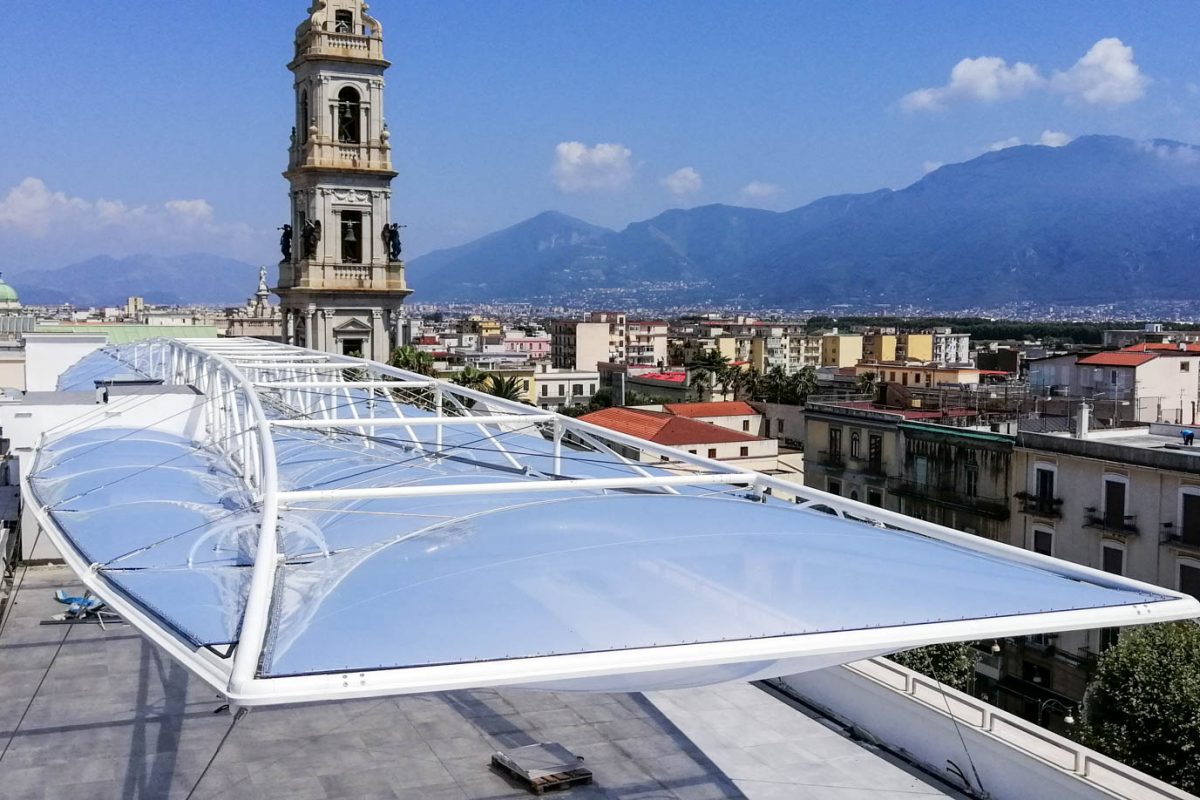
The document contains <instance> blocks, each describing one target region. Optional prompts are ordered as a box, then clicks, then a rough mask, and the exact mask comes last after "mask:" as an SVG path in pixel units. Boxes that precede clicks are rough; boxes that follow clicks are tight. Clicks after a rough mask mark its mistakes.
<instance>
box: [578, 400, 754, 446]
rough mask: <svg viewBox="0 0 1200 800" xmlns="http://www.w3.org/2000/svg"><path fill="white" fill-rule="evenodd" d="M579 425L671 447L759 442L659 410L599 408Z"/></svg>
mask: <svg viewBox="0 0 1200 800" xmlns="http://www.w3.org/2000/svg"><path fill="white" fill-rule="evenodd" d="M579 419H580V420H582V421H583V422H590V423H592V424H593V425H599V426H600V427H601V428H608V429H609V430H610V431H616V432H617V433H624V434H626V435H628V436H636V437H638V438H639V439H647V440H649V441H651V442H654V443H655V444H662V445H667V446H671V447H676V446H679V445H687V444H719V443H722V442H758V441H761V439H760V438H759V437H757V436H751V435H750V434H748V433H741V432H739V431H731V430H729V429H728V428H722V427H721V426H719V425H710V424H709V423H707V422H696V421H695V420H691V419H687V418H686V417H676V416H672V415H671V414H664V413H662V412H661V411H646V410H644V409H640V408H620V407H613V408H603V409H601V410H599V411H593V412H592V413H590V414H584V415H583V416H582V417H580V418H579Z"/></svg>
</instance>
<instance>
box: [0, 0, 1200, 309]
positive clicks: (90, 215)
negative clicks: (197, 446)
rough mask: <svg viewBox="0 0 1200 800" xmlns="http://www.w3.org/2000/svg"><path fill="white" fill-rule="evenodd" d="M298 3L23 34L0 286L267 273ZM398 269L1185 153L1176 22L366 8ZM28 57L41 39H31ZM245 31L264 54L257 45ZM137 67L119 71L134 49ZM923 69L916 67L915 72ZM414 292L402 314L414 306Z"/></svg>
mask: <svg viewBox="0 0 1200 800" xmlns="http://www.w3.org/2000/svg"><path fill="white" fill-rule="evenodd" d="M304 5H305V4H304V3H302V2H298V3H292V2H289V3H285V4H275V5H273V6H272V7H271V8H270V9H269V10H261V11H259V13H258V14H257V15H256V16H254V17H253V18H249V17H247V16H245V15H244V16H243V17H241V18H239V19H238V20H236V21H235V22H234V24H224V23H217V24H214V21H215V20H219V19H220V18H221V16H222V15H223V14H224V13H225V12H226V9H225V7H224V6H223V5H222V4H217V3H214V2H200V3H195V4H189V5H188V6H186V7H172V8H170V9H168V10H166V11H164V10H163V9H161V8H159V7H158V6H155V5H151V4H149V3H146V2H138V3H133V4H129V5H128V6H127V7H126V11H125V13H123V14H121V15H116V16H107V17H100V18H96V19H94V20H90V23H91V24H90V25H89V26H88V28H87V29H84V28H83V27H82V26H80V25H79V24H78V22H77V20H76V19H75V18H74V17H73V15H74V14H76V13H77V11H76V9H73V8H70V7H57V8H56V7H49V8H45V9H39V14H38V15H36V16H30V17H25V18H21V19H19V20H18V22H17V25H18V36H16V37H15V41H14V42H13V44H12V46H11V47H10V50H9V52H10V55H11V63H12V64H13V65H15V69H13V70H12V74H13V75H15V80H14V81H13V86H14V94H15V101H16V105H17V106H18V107H22V108H26V109H30V110H32V109H36V108H39V107H45V108H53V109H54V110H55V115H54V119H55V120H56V122H55V123H54V124H53V125H50V124H47V123H46V115H42V114H36V113H32V112H30V113H26V114H22V115H19V116H18V117H16V118H15V119H14V121H13V124H12V125H10V126H6V127H5V129H4V130H2V131H0V143H2V144H4V145H6V146H7V149H8V151H9V152H19V153H21V154H22V157H21V158H19V159H10V160H6V162H5V163H4V164H3V165H0V245H3V248H4V251H5V252H6V253H7V255H6V257H5V258H3V259H0V269H5V270H18V271H19V270H20V269H22V268H30V267H32V268H37V267H50V266H59V265H62V264H65V263H70V262H71V261H74V260H80V259H82V258H86V257H90V256H94V255H99V254H113V255H123V254H128V253H134V252H146V251H149V252H162V253H178V252H189V251H200V250H202V251H211V252H215V253H218V254H221V255H230V256H234V257H238V258H242V259H246V260H251V261H270V260H274V258H275V257H276V253H275V250H274V240H275V237H276V235H275V234H274V231H273V229H274V227H275V226H276V225H279V224H282V221H283V220H284V218H285V217H286V199H287V198H286V185H285V183H284V182H283V180H282V179H281V178H280V177H279V173H280V172H281V171H282V169H283V168H284V166H285V158H286V157H285V152H286V147H287V133H288V131H287V123H288V121H290V119H291V114H290V102H291V85H290V80H289V77H288V75H287V71H286V69H285V67H284V64H285V63H286V62H287V60H288V56H289V51H290V48H291V45H292V42H291V41H290V37H288V36H280V35H278V33H277V32H278V31H279V30H290V28H291V27H292V26H294V24H295V23H296V21H298V20H299V19H301V18H302V17H303V7H304ZM374 12H375V13H377V14H378V15H379V17H380V19H381V21H382V22H383V24H384V27H385V31H386V34H387V38H388V49H387V53H386V54H387V55H388V57H389V58H390V59H391V60H392V61H393V62H394V64H395V67H394V68H393V70H392V72H391V74H390V82H389V86H388V90H387V96H388V100H389V104H390V107H391V109H392V111H391V117H390V119H389V122H390V124H391V129H392V131H393V133H394V139H393V142H394V144H395V160H396V163H397V167H398V170H399V172H400V177H399V179H398V180H397V183H396V193H395V201H394V204H395V207H396V208H395V213H396V216H397V218H400V219H403V220H405V221H407V222H408V223H409V230H408V238H409V241H408V248H407V251H408V254H409V255H410V256H416V255H420V254H421V253H424V252H428V251H429V250H432V249H436V248H439V247H444V246H450V245H454V244H458V243H461V242H464V241H468V240H470V239H472V238H474V237H476V236H478V235H481V234H484V233H488V232H490V231H492V230H496V229H498V228H501V227H504V226H506V225H509V224H512V223H514V222H517V221H519V220H521V219H524V218H526V217H528V216H531V215H533V214H536V213H538V212H539V211H542V210H546V209H549V208H553V209H557V210H560V211H563V212H565V213H568V214H572V215H575V216H579V217H581V218H584V219H587V220H588V221H591V222H594V223H597V224H602V225H606V226H610V227H618V228H619V227H623V226H624V225H625V224H627V223H629V222H631V221H634V220H636V219H644V218H647V217H650V216H653V215H654V214H656V213H658V212H661V211H662V210H665V209H667V208H672V207H690V206H696V205H703V204H707V203H713V202H722V203H729V204H740V205H750V206H759V207H766V208H775V209H783V208H792V207H797V206H800V205H803V204H804V203H806V202H808V201H811V200H813V199H816V198H817V197H821V196H824V195H829V194H836V193H841V192H860V191H871V190H874V189H877V188H880V187H883V186H890V187H893V188H899V187H902V186H905V185H908V184H910V183H912V182H913V181H915V180H918V179H919V178H920V177H921V175H922V174H923V172H924V171H926V170H928V169H929V168H931V167H933V166H935V165H937V164H939V163H948V162H956V161H962V160H966V159H969V158H971V157H973V156H975V155H978V154H979V153H982V152H986V151H987V150H988V149H991V148H998V147H1003V146H1009V145H1012V144H1015V143H1017V142H1021V143H1032V144H1037V143H1042V144H1048V145H1056V144H1061V143H1063V142H1065V141H1068V140H1070V139H1071V138H1073V137H1075V136H1078V135H1083V134H1088V133H1116V134H1120V135H1126V136H1131V137H1134V138H1153V137H1165V138H1175V139H1179V140H1182V141H1200V123H1198V122H1197V116H1196V113H1195V112H1196V111H1197V110H1200V69H1198V68H1197V67H1196V66H1195V64H1193V63H1192V61H1191V59H1190V54H1189V53H1188V51H1187V48H1186V46H1184V45H1183V43H1181V42H1177V41H1175V40H1176V38H1177V37H1175V36H1173V34H1174V32H1175V31H1176V30H1177V29H1178V27H1179V26H1180V25H1181V24H1186V20H1187V18H1189V17H1193V18H1194V17H1197V16H1200V14H1198V12H1197V10H1196V9H1195V8H1194V7H1192V6H1188V5H1184V4H1160V5H1156V6H1154V7H1152V8H1148V9H1147V8H1140V7H1134V6H1126V7H1122V6H1118V7H1115V8H1106V9H1104V10H1103V11H1102V12H1099V13H1098V12H1096V10H1095V9H1094V8H1092V7H1090V6H1087V5H1084V4H1067V5H1060V6H1056V7H1055V8H1053V9H1050V10H1047V9H1045V8H1044V7H1035V6H1032V5H1029V6H1025V7H1024V8H1016V9H1014V8H1013V6H1011V5H1005V6H1004V7H1003V10H1002V8H1001V6H999V5H987V6H972V7H970V8H966V7H963V8H958V7H953V6H943V5H939V4H920V5H916V6H906V7H905V8H904V9H888V8H869V9H868V8H866V7H859V8H841V9H834V8H819V9H818V8H783V7H779V6H775V5H773V4H755V5H739V6H736V7H734V6H732V5H728V4H710V5H704V6H684V5H682V4H677V3H676V4H661V5H657V6H655V7H654V8H636V7H632V6H628V5H624V4H608V5H604V6H601V7H592V6H584V5H582V4H562V5H556V6H551V7H545V8H538V7H529V8H506V9H503V10H498V9H491V8H479V7H475V6H467V5H465V4H449V5H438V6H434V5H432V4H425V3H417V2H414V3H404V4H388V5H384V4H383V3H379V4H377V7H376V8H375V9H374ZM46 31H52V32H53V33H52V34H47V33H46ZM263 31H268V32H271V33H268V34H266V35H263V34H262V32H263ZM131 42H136V46H130V43H131ZM914 43H919V44H920V46H919V47H914ZM418 288H419V287H418Z"/></svg>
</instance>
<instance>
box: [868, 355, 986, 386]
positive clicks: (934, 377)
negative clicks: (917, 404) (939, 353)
mask: <svg viewBox="0 0 1200 800" xmlns="http://www.w3.org/2000/svg"><path fill="white" fill-rule="evenodd" d="M867 373H874V375H875V377H876V379H877V380H878V381H879V382H880V383H895V384H899V385H900V386H916V387H935V386H941V385H945V384H954V385H970V384H977V383H979V378H980V373H979V370H977V369H975V368H974V367H945V366H940V365H938V364H934V363H919V362H908V361H882V362H878V363H876V362H870V361H859V362H858V363H857V364H856V365H855V366H854V374H855V375H859V376H861V375H865V374H867Z"/></svg>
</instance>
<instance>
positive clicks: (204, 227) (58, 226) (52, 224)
mask: <svg viewBox="0 0 1200 800" xmlns="http://www.w3.org/2000/svg"><path fill="white" fill-rule="evenodd" d="M275 236H276V234H274V233H272V232H269V231H260V230H255V229H253V228H251V227H250V226H248V225H245V224H242V223H224V222H219V221H218V220H217V219H216V213H215V210H214V209H213V207H212V204H210V203H209V202H208V201H207V200H201V199H195V200H170V201H168V202H166V203H163V204H162V205H157V206H151V205H136V206H131V205H129V204H127V203H125V202H124V201H121V200H113V199H106V198H98V199H95V200H89V199H86V198H83V197H75V196H72V195H70V194H68V193H66V192H62V191H55V190H53V189H51V188H50V187H49V186H47V185H46V183H45V181H43V180H42V179H40V178H34V177H29V178H25V179H24V180H23V181H21V182H20V183H18V184H17V185H16V186H14V187H12V188H10V189H9V190H8V191H7V192H5V193H3V194H0V253H2V254H3V257H0V266H4V267H5V268H12V267H13V266H17V267H20V266H30V265H33V264H34V263H37V262H41V263H45V264H49V265H57V264H62V263H67V261H68V260H79V259H82V258H88V257H91V256H95V255H101V254H108V255H114V256H115V255H122V254H125V255H128V254H131V253H143V252H157V253H163V254H167V253H172V252H188V251H196V250H203V251H206V252H212V253H216V254H218V255H230V256H233V257H235V258H252V259H255V260H258V259H261V258H263V257H267V258H269V257H270V256H271V254H272V251H271V249H270V248H271V241H272V239H274V238H275Z"/></svg>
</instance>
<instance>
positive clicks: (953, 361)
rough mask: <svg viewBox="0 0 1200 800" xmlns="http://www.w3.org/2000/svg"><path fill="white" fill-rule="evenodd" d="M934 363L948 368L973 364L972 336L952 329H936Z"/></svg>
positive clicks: (933, 332) (934, 330)
mask: <svg viewBox="0 0 1200 800" xmlns="http://www.w3.org/2000/svg"><path fill="white" fill-rule="evenodd" d="M931 333H932V335H933V359H932V360H933V361H935V362H937V363H938V364H943V365H946V366H953V365H970V364H971V334H969V333H955V332H954V331H952V330H951V329H950V328H934V329H933V330H932V331H931Z"/></svg>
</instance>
